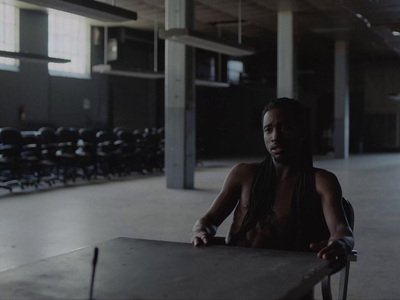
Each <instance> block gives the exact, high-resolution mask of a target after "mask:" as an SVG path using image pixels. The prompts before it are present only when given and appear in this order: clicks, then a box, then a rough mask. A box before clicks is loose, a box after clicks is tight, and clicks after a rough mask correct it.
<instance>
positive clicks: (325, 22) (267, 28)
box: [7, 0, 400, 60]
mask: <svg viewBox="0 0 400 300" xmlns="http://www.w3.org/2000/svg"><path fill="white" fill-rule="evenodd" d="M7 1H8V2H10V1H12V2H16V3H23V2H21V1H13V0H7ZM82 1H84V0H82ZM97 1H101V2H105V3H108V4H112V5H116V6H119V7H122V8H125V9H128V10H133V11H136V12H137V14H138V19H137V20H136V21H129V22H124V23H118V24H107V25H108V26H125V27H132V28H136V29H140V30H146V31H153V30H154V26H155V24H157V27H158V28H163V27H164V19H165V14H164V11H165V0H97ZM239 3H240V5H239ZM239 9H240V10H241V14H242V26H241V39H242V44H243V45H247V46H251V47H254V48H256V49H257V51H258V52H261V53H262V52H264V51H267V52H268V49H271V48H275V47H276V32H277V12H278V11H279V10H284V9H291V10H293V11H294V13H295V41H296V45H297V47H298V51H299V53H300V54H299V55H304V56H305V57H307V55H308V56H310V57H315V56H318V57H322V58H323V57H331V56H333V43H334V41H335V40H336V39H346V40H349V41H350V49H351V54H350V55H351V58H352V59H355V60H370V59H399V58H400V36H394V35H393V34H392V31H400V1H399V0H196V1H195V29H196V31H198V32H201V33H203V34H206V35H209V36H211V37H220V38H222V39H226V40H229V41H230V42H237V41H238V36H239V34H238V33H239V30H238V29H239V27H238V20H239V18H238V12H239ZM92 24H97V25H104V24H99V23H98V22H97V23H96V22H95V21H93V20H92ZM218 28H220V31H219V30H218ZM275 51H276V50H275Z"/></svg>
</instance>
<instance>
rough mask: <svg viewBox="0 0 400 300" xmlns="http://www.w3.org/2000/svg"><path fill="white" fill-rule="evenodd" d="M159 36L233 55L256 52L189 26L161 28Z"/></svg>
mask: <svg viewBox="0 0 400 300" xmlns="http://www.w3.org/2000/svg"><path fill="white" fill-rule="evenodd" d="M159 37H160V38H161V39H164V40H169V41H173V42H177V43H182V44H185V45H187V46H191V47H195V48H201V49H204V50H208V51H214V52H218V53H222V54H227V55H232V56H246V55H252V54H254V50H252V49H249V48H247V47H243V46H241V45H239V44H231V43H226V42H222V41H221V40H220V39H213V38H210V37H204V36H202V35H200V34H198V33H196V32H194V31H191V30H189V29H187V28H173V29H169V30H163V29H160V33H159Z"/></svg>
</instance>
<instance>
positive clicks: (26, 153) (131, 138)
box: [0, 127, 164, 191]
mask: <svg viewBox="0 0 400 300" xmlns="http://www.w3.org/2000/svg"><path fill="white" fill-rule="evenodd" d="M163 170H164V130H163V128H145V129H143V130H139V129H136V130H129V129H126V128H121V127H118V128H114V129H113V130H99V129H95V128H79V129H78V128H70V127H59V128H56V129H55V128H51V127H41V128H39V129H38V130H37V131H21V130H19V129H17V128H12V127H3V128H0V188H4V189H7V190H9V191H12V190H13V188H14V187H20V188H24V187H26V186H35V187H38V185H39V184H43V183H45V184H47V185H49V186H52V185H53V184H54V183H55V182H57V181H59V182H63V183H64V184H66V183H68V182H75V181H76V179H77V178H80V179H83V180H91V179H97V178H98V177H99V176H102V177H104V178H108V179H110V178H111V177H113V176H118V177H121V176H127V175H130V174H132V173H139V174H146V173H151V172H163Z"/></svg>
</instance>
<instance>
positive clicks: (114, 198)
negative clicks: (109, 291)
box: [0, 153, 400, 299]
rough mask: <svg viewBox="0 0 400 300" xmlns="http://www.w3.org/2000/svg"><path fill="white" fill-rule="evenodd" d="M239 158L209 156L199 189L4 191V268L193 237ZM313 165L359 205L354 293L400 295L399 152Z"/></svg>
mask: <svg viewBox="0 0 400 300" xmlns="http://www.w3.org/2000/svg"><path fill="white" fill-rule="evenodd" d="M254 160H255V159H240V161H254ZM238 161H239V160H234V159H232V160H230V161H221V160H218V161H217V160H216V161H205V162H204V164H203V165H202V166H200V167H198V168H197V171H196V176H195V186H196V189H194V190H170V189H166V188H165V178H164V176H162V175H150V176H149V175H147V176H142V175H137V176H131V177H129V178H122V179H111V180H109V181H107V180H98V181H96V182H92V183H85V182H78V183H75V184H71V185H69V186H64V185H61V184H60V185H57V186H56V187H53V188H48V187H46V186H42V187H39V189H38V190H35V189H34V188H28V189H25V190H24V191H21V190H18V189H16V190H15V191H14V192H13V193H9V192H7V191H6V190H0V271H4V270H7V269H9V268H12V267H16V266H20V265H23V264H26V263H29V262H33V261H36V260H38V259H42V258H45V257H49V256H54V255H58V254H62V253H65V252H68V251H71V250H74V249H77V248H81V247H85V246H88V245H93V244H96V243H99V242H103V241H105V240H108V239H112V238H115V237H120V236H125V237H135V238H147V239H159V240H167V241H180V242H188V241H189V233H190V230H191V228H192V225H193V223H194V222H195V220H196V219H197V218H198V217H199V216H200V215H202V214H203V213H204V212H205V211H206V210H207V208H208V207H209V205H210V204H211V202H212V201H213V200H214V198H215V197H216V195H217V194H218V192H219V189H220V187H221V185H222V182H223V180H224V178H225V176H226V174H227V172H228V170H229V168H230V167H231V166H233V165H234V164H235V163H236V162H238ZM314 164H315V166H317V167H322V168H325V169H328V170H330V171H332V172H333V173H335V174H336V175H337V177H338V178H339V181H340V183H341V185H342V189H343V195H344V196H345V197H346V198H347V199H348V200H350V201H351V202H352V204H353V206H354V209H355V216H356V219H355V236H356V247H355V248H356V249H357V250H358V252H359V258H358V262H356V263H353V264H352V266H351V270H350V282H349V290H348V298H349V299H400V251H399V249H400V226H399V225H400V222H399V220H400V154H397V153H394V154H373V155H372V154H371V155H357V156H351V157H350V158H349V159H348V160H334V159H328V158H318V159H316V161H315V163H314ZM228 225H229V220H227V222H225V223H224V224H222V226H221V227H220V230H219V235H224V233H225V232H226V230H227V228H228ZM335 280H336V279H334V283H335ZM320 297H321V296H320V292H319V288H317V289H316V298H320Z"/></svg>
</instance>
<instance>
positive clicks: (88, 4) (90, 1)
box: [20, 0, 137, 22]
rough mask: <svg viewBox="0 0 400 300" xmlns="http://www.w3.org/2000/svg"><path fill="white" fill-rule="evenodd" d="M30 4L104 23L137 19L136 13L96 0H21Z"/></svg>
mask: <svg viewBox="0 0 400 300" xmlns="http://www.w3.org/2000/svg"><path fill="white" fill-rule="evenodd" d="M20 1H23V2H27V3H30V4H34V5H38V6H44V7H49V8H54V9H57V10H61V11H65V12H69V13H72V14H75V15H80V16H84V17H87V18H91V19H95V20H99V21H102V22H125V21H131V20H136V19H137V14H136V12H134V11H131V10H127V9H123V8H121V7H117V6H114V5H110V4H107V3H103V2H98V1H95V0H20Z"/></svg>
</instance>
